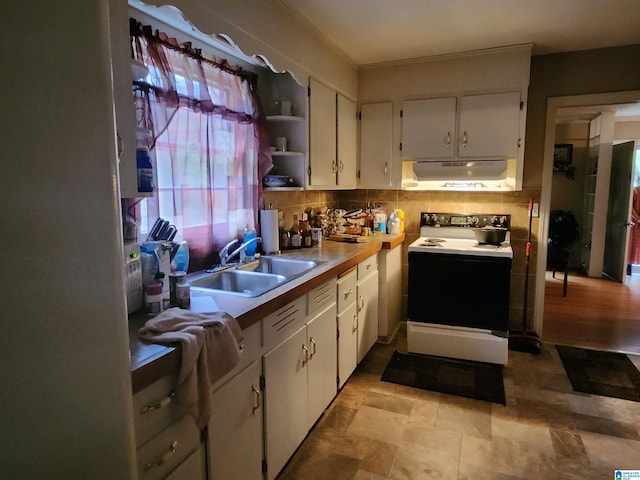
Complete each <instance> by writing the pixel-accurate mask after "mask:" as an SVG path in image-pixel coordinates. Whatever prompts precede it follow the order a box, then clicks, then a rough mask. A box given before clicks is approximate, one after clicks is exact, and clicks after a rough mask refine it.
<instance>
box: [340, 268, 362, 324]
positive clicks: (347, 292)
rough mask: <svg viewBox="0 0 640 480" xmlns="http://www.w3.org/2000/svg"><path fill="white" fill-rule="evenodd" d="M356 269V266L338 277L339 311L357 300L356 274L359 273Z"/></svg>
mask: <svg viewBox="0 0 640 480" xmlns="http://www.w3.org/2000/svg"><path fill="white" fill-rule="evenodd" d="M356 270H357V269H356V268H354V269H353V270H352V271H351V272H349V273H347V274H346V275H345V276H343V277H341V278H339V279H338V313H340V312H342V311H344V309H345V308H347V307H348V306H349V305H351V304H352V303H353V302H355V301H356V276H357V274H358V272H357V271H356Z"/></svg>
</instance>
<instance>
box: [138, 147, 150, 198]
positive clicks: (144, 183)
mask: <svg viewBox="0 0 640 480" xmlns="http://www.w3.org/2000/svg"><path fill="white" fill-rule="evenodd" d="M136 167H137V171H138V193H151V192H153V166H152V165H151V157H150V156H149V149H148V148H146V147H138V148H137V149H136Z"/></svg>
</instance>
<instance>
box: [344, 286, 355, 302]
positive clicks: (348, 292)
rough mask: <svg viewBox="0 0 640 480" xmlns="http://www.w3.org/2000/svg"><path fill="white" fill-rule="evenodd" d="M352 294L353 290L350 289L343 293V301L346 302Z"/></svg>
mask: <svg viewBox="0 0 640 480" xmlns="http://www.w3.org/2000/svg"><path fill="white" fill-rule="evenodd" d="M352 293H353V288H350V289H349V290H347V291H346V292H344V299H345V300H346V299H347V298H348V297H349V295H351V294H352Z"/></svg>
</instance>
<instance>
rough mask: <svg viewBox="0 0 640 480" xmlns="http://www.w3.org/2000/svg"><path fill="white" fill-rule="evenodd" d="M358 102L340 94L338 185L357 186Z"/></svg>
mask: <svg viewBox="0 0 640 480" xmlns="http://www.w3.org/2000/svg"><path fill="white" fill-rule="evenodd" d="M356 136H357V120H356V104H355V102H352V101H351V100H349V99H348V98H346V97H343V96H342V95H340V94H338V158H337V161H338V186H340V188H356V160H357V144H356Z"/></svg>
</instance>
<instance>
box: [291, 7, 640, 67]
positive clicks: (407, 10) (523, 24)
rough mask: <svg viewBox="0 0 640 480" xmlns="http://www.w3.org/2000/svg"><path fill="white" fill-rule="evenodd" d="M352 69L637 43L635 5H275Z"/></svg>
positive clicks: (638, 11) (639, 24) (639, 25)
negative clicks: (490, 51) (522, 49)
mask: <svg viewBox="0 0 640 480" xmlns="http://www.w3.org/2000/svg"><path fill="white" fill-rule="evenodd" d="M280 1H281V2H282V3H283V4H284V5H285V6H287V7H288V8H290V9H291V10H293V11H294V13H296V14H298V15H299V16H301V17H302V18H303V19H304V20H305V21H306V22H307V23H308V24H310V28H313V29H314V30H316V31H317V32H318V33H320V35H322V36H323V37H324V38H325V39H326V40H327V41H328V42H329V43H330V44H332V45H333V46H334V47H335V48H336V49H338V50H339V51H341V52H343V53H344V54H345V55H346V56H347V57H349V58H350V59H351V60H352V61H353V62H354V63H355V64H357V65H359V66H362V65H370V64H379V63H387V62H395V61H400V60H406V59H411V58H420V57H428V56H434V55H444V54H450V53H458V52H468V51H472V50H479V49H486V48H494V47H501V46H507V45H517V44H523V43H532V44H533V54H534V55H539V54H546V53H556V52H568V51H575V50H589V49H593V48H600V47H612V46H619V45H630V44H633V43H640V1H639V0H280Z"/></svg>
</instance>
